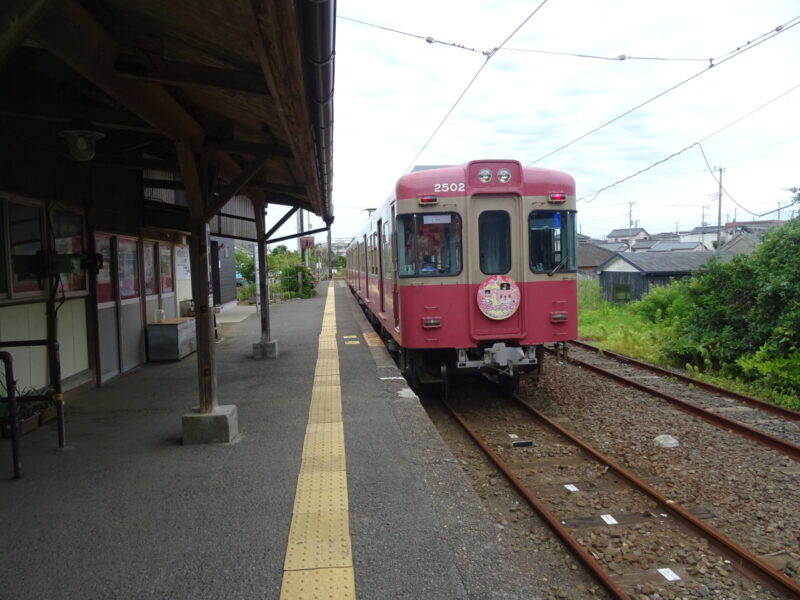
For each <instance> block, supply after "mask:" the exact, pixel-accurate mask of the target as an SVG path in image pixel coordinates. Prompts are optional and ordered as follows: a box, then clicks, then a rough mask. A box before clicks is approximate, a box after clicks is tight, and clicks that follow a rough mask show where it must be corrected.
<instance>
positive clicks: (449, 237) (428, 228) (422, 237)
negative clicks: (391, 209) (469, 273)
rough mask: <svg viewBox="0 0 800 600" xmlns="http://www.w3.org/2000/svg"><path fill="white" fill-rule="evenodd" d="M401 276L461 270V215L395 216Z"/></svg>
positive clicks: (448, 272)
mask: <svg viewBox="0 0 800 600" xmlns="http://www.w3.org/2000/svg"><path fill="white" fill-rule="evenodd" d="M397 247H398V256H397V270H398V275H399V276H400V277H449V276H452V275H458V274H459V273H460V272H461V255H462V254H461V217H460V216H459V215H458V214H456V213H452V212H449V213H425V214H412V215H400V216H398V217H397Z"/></svg>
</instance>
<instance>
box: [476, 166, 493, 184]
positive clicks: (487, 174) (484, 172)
mask: <svg viewBox="0 0 800 600" xmlns="http://www.w3.org/2000/svg"><path fill="white" fill-rule="evenodd" d="M491 180H492V172H491V171H490V170H489V169H481V170H480V171H478V181H480V182H481V183H489V182H490V181H491Z"/></svg>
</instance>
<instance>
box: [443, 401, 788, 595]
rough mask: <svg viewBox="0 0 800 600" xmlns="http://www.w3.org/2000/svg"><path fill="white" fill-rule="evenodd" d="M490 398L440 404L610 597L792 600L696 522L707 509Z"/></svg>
mask: <svg viewBox="0 0 800 600" xmlns="http://www.w3.org/2000/svg"><path fill="white" fill-rule="evenodd" d="M492 393H494V394H498V395H499V392H497V391H494V390H491V388H486V391H481V392H478V393H477V395H476V393H475V391H474V390H471V391H470V392H466V393H465V394H459V400H458V401H457V402H447V401H443V402H445V404H446V405H447V407H448V409H449V410H450V411H451V414H452V415H453V417H454V418H455V419H456V420H457V421H458V422H459V424H460V425H461V426H462V427H463V428H464V430H465V431H466V432H467V433H468V434H469V436H470V437H471V438H472V439H473V440H474V441H475V443H476V444H477V445H478V446H479V447H480V448H481V449H482V451H483V452H485V453H486V455H487V456H488V457H489V459H490V460H491V461H492V462H493V463H494V464H495V465H496V467H497V468H498V469H499V470H500V471H501V472H502V474H503V476H504V477H505V478H506V479H507V480H508V481H509V483H510V484H511V485H513V486H514V487H515V488H516V489H517V491H518V492H519V494H521V495H522V497H524V498H525V500H526V501H527V502H528V503H529V505H530V506H531V507H532V508H533V509H534V510H535V511H536V512H537V513H539V515H540V516H541V517H542V518H543V519H544V520H545V521H546V522H547V523H548V525H549V526H550V528H551V529H552V530H553V531H554V532H555V533H556V534H557V535H558V536H559V537H560V538H561V539H562V540H563V541H564V543H565V544H566V545H567V546H568V547H569V548H570V550H571V551H572V552H573V553H574V555H575V557H576V558H577V559H578V560H579V561H580V562H582V563H583V564H584V565H585V566H586V567H587V568H588V569H589V570H590V571H591V572H592V573H593V574H594V575H595V577H596V579H597V581H598V582H599V583H600V584H601V585H602V586H603V587H604V588H605V589H606V591H607V592H608V594H609V595H610V596H611V597H613V598H637V599H638V598H640V597H642V595H641V594H642V590H644V591H645V592H647V590H648V589H653V590H656V589H658V588H659V587H662V588H664V587H666V588H670V587H672V588H673V589H676V590H677V595H676V596H674V597H702V596H704V595H706V594H709V595H711V596H714V597H725V598H759V599H760V598H764V599H767V598H798V597H800V586H798V584H797V583H796V582H795V581H793V580H792V579H790V578H788V577H786V576H785V575H783V574H782V573H780V572H779V571H776V570H775V569H773V568H772V567H770V566H769V565H767V564H766V563H764V562H763V561H762V560H761V559H759V558H758V557H756V556H755V555H753V554H751V553H749V552H748V551H747V550H745V549H744V548H742V547H741V546H739V545H738V544H736V543H735V542H733V541H731V540H730V539H728V538H727V537H725V536H724V535H723V534H722V533H720V532H719V531H717V530H716V529H714V528H713V527H711V526H710V525H709V524H708V523H707V522H706V521H705V520H703V518H702V517H707V518H713V516H714V515H713V512H711V511H709V510H708V509H694V510H692V511H690V510H688V509H686V508H684V507H682V506H681V505H679V504H678V503H676V502H674V501H673V500H672V499H671V498H669V497H668V496H666V495H664V494H662V493H661V492H659V491H658V489H656V487H655V486H654V485H653V484H651V483H648V482H646V481H644V480H642V479H641V478H639V477H637V476H636V475H635V474H633V473H632V472H630V471H628V470H627V469H625V468H624V467H622V466H621V465H620V464H618V463H617V462H615V461H614V460H612V459H611V458H609V457H607V456H605V455H603V454H601V453H600V452H598V451H597V450H595V449H594V448H592V447H591V446H590V445H589V444H587V443H586V442H584V441H582V440H581V439H579V438H578V437H577V436H575V435H574V434H573V433H571V432H569V431H567V430H566V429H564V428H563V427H561V426H560V425H558V424H557V423H556V422H555V421H553V420H551V419H549V418H548V417H546V416H545V415H544V414H542V413H541V412H539V411H537V410H536V409H534V408H532V407H531V406H529V405H528V404H527V403H525V402H524V401H522V400H521V399H520V398H518V397H517V398H515V400H516V401H515V402H514V403H513V405H508V404H502V403H503V402H506V403H507V402H510V401H509V400H495V401H493V402H489V403H487V401H486V398H485V396H486V394H492ZM481 394H483V396H481ZM479 396H481V397H479ZM498 403H501V404H498ZM475 423H479V424H478V425H476V424H475ZM487 424H488V425H487ZM510 435H513V436H515V437H509V436H510ZM533 490H535V492H536V493H535V494H534V492H533ZM709 546H710V547H711V548H713V550H714V551H710V550H709ZM721 580H722V581H724V584H720V581H721ZM754 581H757V582H758V583H753V582H754ZM720 585H722V586H723V587H724V589H722V590H720ZM768 590H769V591H768ZM710 591H714V593H711V592H710ZM691 594H697V595H691ZM719 594H722V595H721V596H720V595H719ZM646 595H647V594H646V593H645V596H646ZM660 597H672V596H660Z"/></svg>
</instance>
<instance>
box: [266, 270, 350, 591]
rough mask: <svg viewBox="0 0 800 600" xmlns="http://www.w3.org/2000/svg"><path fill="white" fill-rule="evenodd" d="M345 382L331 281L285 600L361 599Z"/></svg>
mask: <svg viewBox="0 0 800 600" xmlns="http://www.w3.org/2000/svg"><path fill="white" fill-rule="evenodd" d="M345 337H348V336H345ZM353 337H354V336H353ZM345 343H353V342H347V341H346V342H345ZM355 343H358V342H357V341H356V342H355ZM339 384H340V382H339V350H338V348H337V344H336V305H335V303H334V293H333V283H332V282H331V285H329V286H328V297H327V300H326V301H325V313H324V316H323V319H322V332H321V333H320V336H319V353H318V355H317V366H316V370H315V372H314V387H313V389H312V391H311V407H310V408H309V411H308V425H307V426H306V437H305V442H304V444H303V459H302V463H301V465H300V475H299V477H298V478H297V490H296V492H295V498H294V511H293V513H292V525H291V528H290V529H289V542H288V544H287V546H286V559H285V561H284V564H283V583H282V585H281V600H318V599H323V598H325V599H328V600H350V599H355V597H356V588H355V578H354V575H353V554H352V551H351V547H350V525H349V516H348V504H347V471H346V469H345V454H344V425H343V424H342V391H341V387H340V385H339Z"/></svg>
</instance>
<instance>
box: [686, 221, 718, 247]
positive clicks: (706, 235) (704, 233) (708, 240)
mask: <svg viewBox="0 0 800 600" xmlns="http://www.w3.org/2000/svg"><path fill="white" fill-rule="evenodd" d="M717 231H719V239H720V244H724V243H725V242H727V241H728V240H729V239H730V235H729V232H728V230H727V229H726V228H725V227H717V226H716V225H714V226H704V227H695V228H694V229H692V230H691V231H690V232H688V233H682V234H681V241H682V242H700V243H701V244H703V246H705V247H706V248H707V249H708V250H713V249H714V246H715V244H716V243H717Z"/></svg>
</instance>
